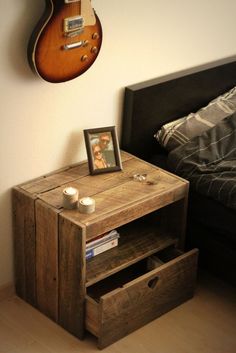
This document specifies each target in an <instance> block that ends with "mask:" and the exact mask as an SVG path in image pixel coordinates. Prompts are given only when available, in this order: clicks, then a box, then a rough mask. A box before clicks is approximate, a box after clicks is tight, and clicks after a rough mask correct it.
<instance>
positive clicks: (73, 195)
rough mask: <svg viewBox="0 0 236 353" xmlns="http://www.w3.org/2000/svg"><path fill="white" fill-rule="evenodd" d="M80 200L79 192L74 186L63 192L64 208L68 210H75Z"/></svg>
mask: <svg viewBox="0 0 236 353" xmlns="http://www.w3.org/2000/svg"><path fill="white" fill-rule="evenodd" d="M78 198H79V191H78V190H77V189H76V188H73V187H72V186H69V187H67V188H65V189H64V190H63V207H64V208H67V209H73V208H76V207H77V202H78Z"/></svg>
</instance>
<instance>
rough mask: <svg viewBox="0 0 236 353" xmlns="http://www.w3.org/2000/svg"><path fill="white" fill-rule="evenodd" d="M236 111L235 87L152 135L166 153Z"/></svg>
mask: <svg viewBox="0 0 236 353" xmlns="http://www.w3.org/2000/svg"><path fill="white" fill-rule="evenodd" d="M235 111H236V87H234V88H232V89H231V90H230V91H228V92H226V93H225V94H223V95H221V96H219V97H217V98H216V99H214V100H212V101H211V102H210V103H209V104H208V105H207V106H205V107H203V108H201V109H199V110H198V111H197V112H196V113H190V114H189V115H187V116H185V117H182V118H180V119H177V120H174V121H172V122H170V123H167V124H165V125H163V126H162V128H161V129H160V130H159V131H157V133H156V134H155V135H154V136H155V138H156V139H157V140H158V142H159V144H160V145H161V146H162V147H164V148H165V149H166V150H167V151H172V150H173V149H174V148H176V147H178V146H180V145H183V144H185V143H187V142H188V141H189V140H191V139H192V138H193V137H195V136H199V135H201V134H202V133H203V132H204V131H206V130H208V129H210V128H212V127H213V126H215V125H216V124H218V123H219V122H220V121H221V120H223V119H224V118H225V117H227V116H229V115H231V114H232V113H234V112H235Z"/></svg>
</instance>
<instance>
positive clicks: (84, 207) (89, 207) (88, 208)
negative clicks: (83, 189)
mask: <svg viewBox="0 0 236 353" xmlns="http://www.w3.org/2000/svg"><path fill="white" fill-rule="evenodd" d="M79 211H80V212H81V213H86V214H89V213H93V212H94V211H95V200H94V199H92V198H91V197H83V198H82V199H80V200H79Z"/></svg>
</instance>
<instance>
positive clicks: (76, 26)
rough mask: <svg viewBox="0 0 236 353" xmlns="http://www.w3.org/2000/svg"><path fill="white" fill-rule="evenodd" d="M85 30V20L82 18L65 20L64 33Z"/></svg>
mask: <svg viewBox="0 0 236 353" xmlns="http://www.w3.org/2000/svg"><path fill="white" fill-rule="evenodd" d="M83 28H84V19H83V17H82V16H73V17H68V18H65V19H64V33H65V34H67V33H71V32H74V31H76V32H78V31H82V30H83Z"/></svg>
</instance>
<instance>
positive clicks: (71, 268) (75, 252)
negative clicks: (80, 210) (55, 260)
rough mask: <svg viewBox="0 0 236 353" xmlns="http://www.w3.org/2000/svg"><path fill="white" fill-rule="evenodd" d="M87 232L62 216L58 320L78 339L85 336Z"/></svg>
mask: <svg viewBox="0 0 236 353" xmlns="http://www.w3.org/2000/svg"><path fill="white" fill-rule="evenodd" d="M85 271H86V268H85V233H84V229H83V228H79V227H78V226H77V225H75V224H74V223H71V222H70V221H68V220H67V219H65V218H64V217H61V216H60V217H59V323H60V325H61V326H62V327H64V328H65V329H66V330H68V331H69V332H71V333H72V334H74V335H75V336H77V337H79V338H83V335H84V298H85Z"/></svg>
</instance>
